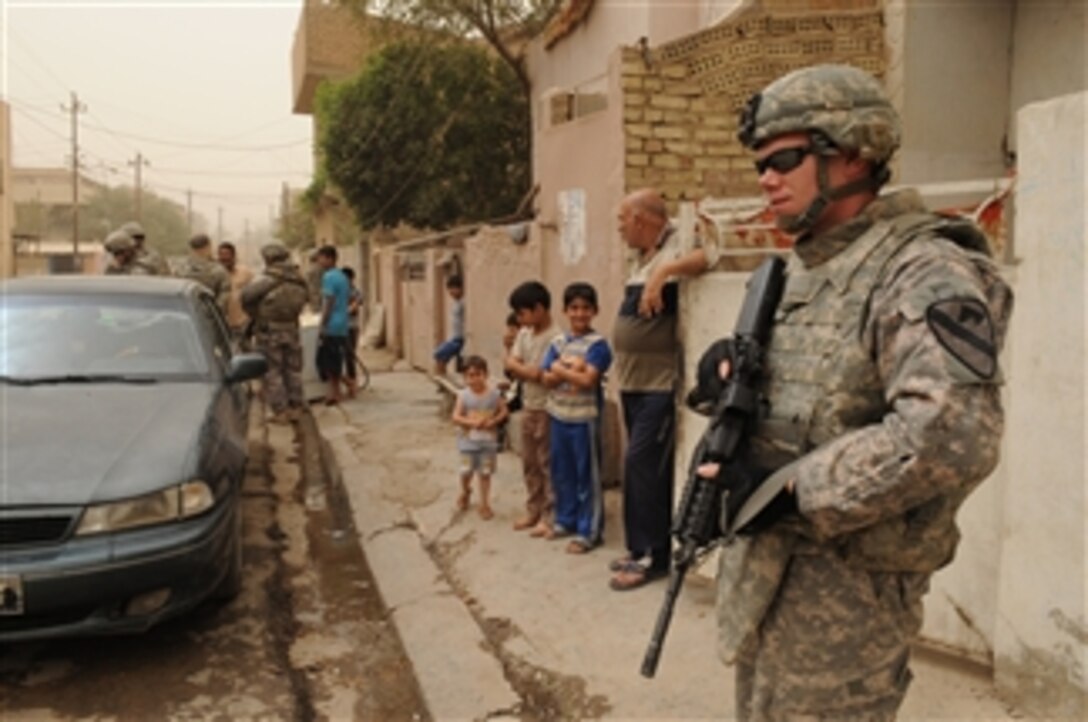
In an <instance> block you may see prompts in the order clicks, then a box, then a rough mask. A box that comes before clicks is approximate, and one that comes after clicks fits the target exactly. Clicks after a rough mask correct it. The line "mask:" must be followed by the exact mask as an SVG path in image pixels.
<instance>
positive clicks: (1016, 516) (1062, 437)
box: [995, 92, 1088, 719]
mask: <svg viewBox="0 0 1088 722" xmlns="http://www.w3.org/2000/svg"><path fill="white" fill-rule="evenodd" d="M1017 125H1018V136H1019V138H1020V152H1019V180H1018V190H1017V196H1016V214H1015V215H1016V219H1015V232H1016V238H1017V250H1018V253H1017V255H1018V256H1019V257H1020V258H1021V264H1020V266H1019V268H1018V270H1017V275H1018V283H1017V288H1016V292H1017V300H1016V303H1017V307H1018V308H1017V311H1016V314H1015V315H1014V317H1013V324H1012V332H1011V335H1010V341H1011V348H1010V351H1011V360H1010V371H1011V373H1012V376H1011V378H1012V381H1011V389H1010V391H1011V396H1012V402H1011V404H1010V408H1009V416H1008V429H1007V434H1008V438H1009V440H1010V441H1011V442H1012V443H1010V445H1009V454H1008V471H1009V476H1008V484H1007V489H1006V495H1005V499H1004V504H1005V515H1004V520H1005V523H1004V526H1003V529H1002V532H1003V538H1002V556H1001V568H1000V585H999V598H998V607H999V610H1000V614H999V615H998V620H999V623H998V625H997V627H996V630H995V646H996V648H995V656H996V661H995V666H996V671H997V676H998V680H999V683H1000V684H1001V685H1002V686H1003V687H1005V688H1006V689H1008V690H1011V691H1012V693H1013V694H1014V695H1015V696H1017V697H1020V698H1022V699H1023V700H1024V701H1025V704H1026V705H1027V706H1028V708H1029V709H1031V708H1035V709H1038V710H1040V711H1043V712H1044V713H1046V714H1055V715H1069V716H1075V717H1076V718H1078V719H1083V718H1084V715H1085V714H1088V706H1086V703H1085V696H1084V695H1085V689H1086V688H1088V665H1086V661H1088V660H1086V648H1088V624H1086V607H1085V602H1086V599H1088V589H1086V584H1088V575H1086V570H1085V546H1086V542H1088V537H1086V530H1085V527H1086V521H1088V506H1086V493H1085V490H1086V481H1088V477H1086V475H1085V438H1086V437H1085V433H1086V425H1085V405H1086V387H1085V372H1086V371H1088V362H1086V356H1085V353H1086V350H1088V349H1086V348H1085V338H1086V335H1088V329H1086V325H1085V321H1086V317H1085V300H1086V299H1085V287H1086V284H1088V276H1086V274H1088V269H1086V266H1085V248H1086V244H1088V219H1086V210H1085V209H1086V208H1088V189H1086V181H1085V175H1086V173H1088V165H1086V160H1085V154H1086V151H1088V148H1086V142H1085V136H1086V133H1088V94H1086V93H1083V92H1082V93H1079V94H1076V95H1069V96H1064V97H1061V98H1057V99H1054V100H1050V101H1045V102H1041V103H1036V104H1032V105H1028V106H1026V107H1025V108H1024V109H1023V110H1021V111H1020V113H1019V114H1018V118H1017Z"/></svg>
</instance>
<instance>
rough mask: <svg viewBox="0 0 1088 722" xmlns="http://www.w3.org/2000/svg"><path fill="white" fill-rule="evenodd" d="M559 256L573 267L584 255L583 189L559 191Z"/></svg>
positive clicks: (584, 196)
mask: <svg viewBox="0 0 1088 722" xmlns="http://www.w3.org/2000/svg"><path fill="white" fill-rule="evenodd" d="M558 200H559V256H560V257H561V258H562V259H563V263H564V264H566V265H568V266H573V265H574V264H575V263H578V261H580V260H581V259H582V256H584V255H586V192H585V189H583V188H570V189H568V190H562V191H559V197H558Z"/></svg>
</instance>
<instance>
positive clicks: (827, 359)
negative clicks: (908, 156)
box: [749, 213, 985, 469]
mask: <svg viewBox="0 0 1088 722" xmlns="http://www.w3.org/2000/svg"><path fill="white" fill-rule="evenodd" d="M961 226H962V224H960V223H958V222H956V221H952V220H946V219H941V218H939V217H938V216H934V215H931V214H928V213H910V214H905V215H902V216H899V217H897V218H895V219H892V220H890V221H880V222H878V223H876V224H874V225H873V227H872V228H870V229H869V230H868V231H867V232H866V233H864V234H863V235H862V236H861V237H859V238H858V239H857V240H856V241H854V242H853V243H851V244H850V245H849V246H848V247H847V248H845V249H844V250H843V251H842V252H841V253H839V254H838V255H836V256H834V257H833V258H831V259H830V260H828V261H826V262H825V263H822V264H820V265H818V266H815V267H813V268H805V267H804V265H803V264H802V263H801V261H800V259H799V258H798V257H797V256H796V255H794V256H791V258H790V261H789V265H788V267H787V271H786V274H787V275H786V286H785V289H784V291H783V294H782V300H781V302H780V303H779V306H778V310H777V311H776V313H775V325H774V328H773V331H772V335H771V340H770V343H769V344H768V349H767V355H766V361H765V370H764V387H763V392H764V398H765V399H766V402H765V404H764V407H763V409H762V414H761V418H760V420H759V422H758V423H757V426H756V429H755V431H754V433H753V435H752V437H751V439H750V447H749V453H750V458H751V461H752V462H753V463H754V464H755V465H757V466H760V467H763V468H767V469H773V468H778V467H780V466H783V465H785V464H786V463H789V462H790V461H793V460H795V459H797V458H799V457H800V456H803V455H804V454H806V453H808V452H809V451H811V450H812V449H814V448H816V447H817V446H820V445H821V444H824V443H826V442H828V441H830V440H832V439H835V438H837V437H839V436H841V435H843V434H844V433H846V432H847V431H849V430H851V429H855V428H859V427H862V426H866V425H868V424H873V423H877V422H879V421H880V419H881V418H882V417H883V416H884V415H885V414H886V413H887V412H888V410H889V408H888V405H887V402H886V401H885V399H884V387H883V383H882V381H881V379H880V376H879V372H878V369H877V364H876V359H875V352H874V349H872V348H870V347H869V345H868V341H867V340H866V339H865V338H864V330H865V325H866V323H867V320H868V308H869V302H870V297H871V294H872V292H873V289H874V288H876V287H877V286H878V285H879V283H880V280H881V278H882V276H883V274H884V272H885V270H886V269H887V267H888V265H889V263H890V262H891V261H892V259H893V258H894V257H895V256H896V254H897V253H898V252H899V251H900V250H902V249H903V248H904V247H905V246H906V245H907V244H908V243H910V242H911V241H912V240H914V239H916V238H920V237H922V236H941V237H945V238H948V239H949V240H952V241H954V242H955V243H957V244H958V245H961V246H964V247H966V248H967V249H968V250H984V249H985V239H979V238H978V237H977V236H976V235H975V234H977V231H975V232H973V233H971V232H963V231H962V227H961Z"/></svg>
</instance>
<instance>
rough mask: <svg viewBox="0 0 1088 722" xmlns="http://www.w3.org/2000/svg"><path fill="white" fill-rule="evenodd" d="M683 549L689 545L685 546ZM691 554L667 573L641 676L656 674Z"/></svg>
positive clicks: (683, 557)
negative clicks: (665, 585) (665, 587)
mask: <svg viewBox="0 0 1088 722" xmlns="http://www.w3.org/2000/svg"><path fill="white" fill-rule="evenodd" d="M684 546H685V549H686V548H687V547H688V546H690V544H685V545H684ZM692 558H693V557H692V555H691V554H687V555H682V556H680V559H682V560H678V561H677V562H676V563H675V564H674V565H673V568H672V571H671V572H670V573H669V587H668V589H666V590H665V601H664V603H663V604H662V605H661V610H660V611H659V612H658V613H657V622H656V623H655V624H654V633H653V635H652V636H651V637H650V643H649V644H648V645H647V646H646V654H645V656H644V657H643V658H642V670H641V672H642V676H643V677H646V678H647V679H653V677H654V675H655V674H656V673H657V663H658V662H659V661H660V660H661V650H662V649H663V648H664V645H665V635H666V634H668V632H669V624H671V623H672V611H673V607H675V606H676V600H677V598H678V597H679V596H680V588H681V587H682V586H684V577H685V576H686V575H687V573H688V568H689V567H690V566H691V559H692Z"/></svg>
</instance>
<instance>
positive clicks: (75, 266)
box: [60, 90, 87, 271]
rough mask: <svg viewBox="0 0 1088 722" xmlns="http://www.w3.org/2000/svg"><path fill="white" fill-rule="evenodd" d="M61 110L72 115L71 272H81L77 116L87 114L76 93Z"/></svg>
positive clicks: (72, 92) (73, 92)
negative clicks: (69, 102) (69, 103)
mask: <svg viewBox="0 0 1088 722" xmlns="http://www.w3.org/2000/svg"><path fill="white" fill-rule="evenodd" d="M60 108H61V110H63V111H64V112H66V113H71V114H72V270H74V271H79V270H82V265H83V264H82V263H81V262H80V259H79V114H80V113H86V112H87V106H86V105H85V104H83V103H81V102H79V96H78V95H76V91H74V90H73V91H71V105H68V106H65V105H64V104H61V106H60Z"/></svg>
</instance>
